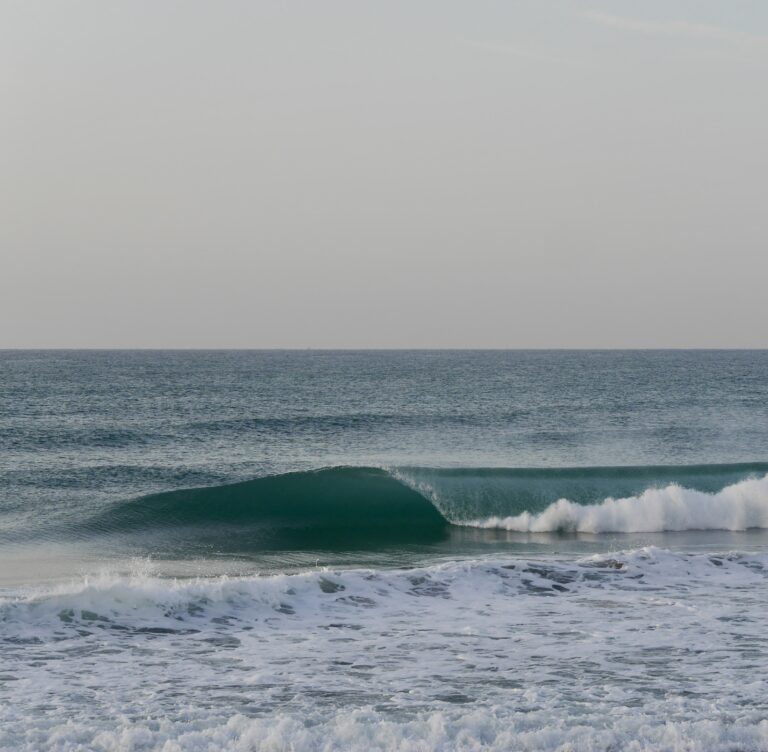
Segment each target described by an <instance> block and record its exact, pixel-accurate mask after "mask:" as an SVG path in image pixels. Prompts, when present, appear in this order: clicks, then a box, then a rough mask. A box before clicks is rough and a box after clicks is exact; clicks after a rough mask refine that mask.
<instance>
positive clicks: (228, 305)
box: [0, 0, 768, 347]
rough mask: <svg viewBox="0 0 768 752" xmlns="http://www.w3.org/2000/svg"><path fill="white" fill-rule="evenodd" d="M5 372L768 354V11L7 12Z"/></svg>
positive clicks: (221, 8) (472, 7)
mask: <svg viewBox="0 0 768 752" xmlns="http://www.w3.org/2000/svg"><path fill="white" fill-rule="evenodd" d="M0 97H1V99H0V103H1V104H0V107H2V111H1V112H0V347H45V346H54V347H90V346H97V347H98V346H101V347H105V346H106V347H648V346H650V347H654V346H660V347H667V346H728V347H741V346H745V347H749V346H754V347H766V346H768V285H767V283H768V185H767V184H768V2H765V0H751V1H748V0H719V1H718V2H714V1H712V0H688V1H687V2H684V1H683V0H643V2H639V1H638V0H634V1H633V2H627V1H623V0H613V1H612V2H608V0H594V1H593V2H579V1H577V0H573V1H571V2H566V1H565V0H498V1H490V0H464V1H463V2H457V1H455V0H439V1H438V0H409V1H408V2H400V1H398V0H382V1H381V2H368V1H366V0H349V1H344V2H340V1H337V0H322V1H321V0H306V1H305V2H300V1H296V2H294V1H292V0H274V1H266V0H265V1H261V0H247V1H246V0H207V1H206V2H201V1H200V0H121V1H116V0H112V1H110V0H67V1H66V2H63V1H59V0H50V1H49V2H42V1H37V0H0Z"/></svg>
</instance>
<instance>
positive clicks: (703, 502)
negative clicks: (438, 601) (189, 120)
mask: <svg viewBox="0 0 768 752" xmlns="http://www.w3.org/2000/svg"><path fill="white" fill-rule="evenodd" d="M461 524H462V525H466V526H470V527H479V528H498V529H502V530H510V531H517V532H530V533H546V532H573V533H652V532H664V531H680V530H747V529H749V528H768V475H766V476H764V477H763V478H755V479H749V480H744V481H740V482H739V483H734V484H732V485H729V486H726V487H725V488H723V489H722V490H721V491H718V492H717V493H706V492H703V491H695V490H692V489H689V488H683V487H682V486H680V485H677V484H670V485H668V486H665V487H664V488H650V489H648V490H646V491H644V492H643V493H642V494H640V495H638V496H630V497H626V498H622V499H612V498H608V499H605V500H604V501H602V502H601V503H599V504H575V503H574V502H572V501H569V500H568V499H559V500H558V501H556V502H554V503H553V504H550V505H549V506H548V507H547V508H546V509H545V510H543V511H542V512H539V513H531V512H528V511H526V512H522V513H521V514H518V515H514V516H510V517H488V518H485V519H477V520H467V521H463V522H461Z"/></svg>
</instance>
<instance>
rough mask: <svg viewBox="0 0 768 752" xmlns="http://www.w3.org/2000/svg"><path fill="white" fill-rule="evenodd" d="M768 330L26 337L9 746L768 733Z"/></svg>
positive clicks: (7, 600) (16, 480) (15, 390)
mask: <svg viewBox="0 0 768 752" xmlns="http://www.w3.org/2000/svg"><path fill="white" fill-rule="evenodd" d="M766 614H768V351H476V352H475V351H311V350H307V351H112V350H105V351H62V350H56V351H20V350H8V351H0V749H2V750H30V751H34V752H37V751H39V750H40V751H43V750H67V751H70V750H72V751H74V750H78V751H84V750H88V751H91V750H98V751H102V750H103V751H105V752H106V751H110V752H113V751H115V750H137V751H138V750H159V751H161V752H181V751H185V752H186V751H187V750H192V751H194V752H203V751H205V752H209V751H211V752H212V751H216V752H219V751H220V750H275V751H277V750H286V751H287V750H291V751H300V750H302V751H303V750H312V751H318V752H319V751H321V750H323V751H326V750H327V751H330V750H361V751H362V750H365V751H366V752H367V751H369V750H406V751H410V750H413V751H416V750H418V751H419V752H423V751H426V750H537V751H548V750H561V751H562V752H580V751H582V750H584V751H587V750H589V751H591V750H602V751H604V752H619V751H620V750H621V751H622V752H624V751H628V752H640V751H641V750H670V751H672V750H674V751H676V752H694V751H697V750H701V751H702V752H716V751H720V750H722V751H723V752H752V751H756V750H768V679H766V677H768V630H767V629H766V626H767V623H766V618H767V617H766Z"/></svg>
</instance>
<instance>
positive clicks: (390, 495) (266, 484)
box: [87, 468, 449, 550]
mask: <svg viewBox="0 0 768 752" xmlns="http://www.w3.org/2000/svg"><path fill="white" fill-rule="evenodd" d="M448 527H449V525H448V522H447V521H446V520H445V518H444V517H443V516H442V515H441V514H440V513H439V512H438V511H437V509H436V508H435V506H434V505H433V504H432V503H431V502H430V501H429V500H427V499H426V498H425V497H424V496H422V495H421V494H419V493H417V492H416V491H414V490H412V489H410V488H408V487H407V486H405V485H403V484H402V483H400V482H399V481H397V480H396V479H395V478H393V477H392V476H391V475H389V474H388V473H387V472H385V471H384V470H380V469H377V468H328V469H323V470H317V471H313V472H303V473H288V474H285V475H277V476H270V477H266V478H258V479H256V480H251V481H245V482H242V483H234V484H230V485H224V486H215V487H210V488H194V489H187V490H180V491H171V492H167V493H160V494H155V495H152V496H144V497H142V498H140V499H136V500H133V501H129V502H126V503H124V504H121V505H119V506H117V507H112V508H110V509H109V510H106V511H105V512H103V513H101V514H100V515H98V517H97V518H95V519H93V520H91V521H90V523H89V524H88V525H87V530H88V531H89V532H100V533H113V534H114V533H117V534H120V533H136V532H140V531H146V532H152V533H154V532H157V531H158V530H160V531H163V530H164V531H166V534H167V535H173V536H178V535H179V534H184V535H185V537H190V536H193V537H194V538H195V539H196V540H197V541H198V542H199V543H205V542H206V541H210V542H211V543H213V542H215V544H216V547H217V548H220V549H221V548H224V549H228V548H235V549H242V548H243V547H244V546H245V547H246V548H258V549H260V550H272V549H274V550H283V549H288V550H290V549H297V550H298V549H311V550H314V549H326V548H332V549H338V548H349V549H357V548H371V547H376V546H386V545H388V544H392V543H429V542H434V541H438V540H440V539H442V538H444V537H445V536H446V534H447V529H448Z"/></svg>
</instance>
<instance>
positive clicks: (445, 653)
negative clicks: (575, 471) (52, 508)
mask: <svg viewBox="0 0 768 752" xmlns="http://www.w3.org/2000/svg"><path fill="white" fill-rule="evenodd" d="M767 601H768V555H766V554H749V555H748V554H720V555H713V554H679V553H673V552H669V551H665V550H660V549H657V548H644V549H639V550H636V551H631V552H624V553H616V554H612V555H611V557H610V558H606V557H605V556H591V557H587V558H582V559H578V560H573V559H567V558H563V557H551V556H550V557H538V558H505V559H481V560H473V561H464V562H449V563H442V564H437V565H432V566H428V567H423V568H417V569H410V570H348V571H330V570H322V571H311V572H307V573H304V574H297V575H278V576H270V577H247V578H231V579H228V578H217V579H210V580H204V579H201V580H169V579H163V578H158V577H154V576H152V574H151V570H150V569H148V568H147V567H137V569H136V572H135V573H134V574H133V575H132V576H128V577H121V576H114V575H109V574H105V575H103V576H101V577H98V578H91V579H88V580H82V581H78V582H73V583H70V584H69V585H67V586H57V587H52V588H46V589H41V588H36V589H29V590H24V591H13V592H6V594H5V596H4V598H3V599H2V601H0V646H1V649H2V669H1V670H0V679H1V680H0V749H3V750H22V751H24V750H30V751H31V750H35V751H38V750H39V751H41V752H45V751H48V750H50V751H53V750H56V751H57V752H58V751H59V750H63V751H65V752H68V751H72V752H74V751H75V750H78V751H79V752H82V751H83V750H94V751H107V750H108V751H110V752H117V751H118V750H136V751H138V750H160V751H161V752H182V751H184V752H186V751H188V750H189V751H190V752H209V751H211V750H217V751H218V750H222V749H227V750H235V751H237V750H257V749H258V750H295V751H296V752H300V751H304V750H306V751H307V752H310V751H311V752H319V751H321V750H335V749H345V750H390V749H398V750H406V751H409V750H410V751H413V752H415V751H416V750H419V751H429V750H467V751H469V750H473V751H474V750H508V749H516V750H518V749H519V750H563V751H564V750H569V751H572V752H579V751H586V750H594V749H611V748H613V749H632V750H635V751H636V752H641V751H643V750H670V751H672V750H675V751H679V752H696V751H698V750H707V751H711V752H717V751H723V752H725V751H726V750H729V751H730V750H734V749H739V750H750V751H755V750H766V749H768V723H766V721H765V718H766V703H765V697H766V696H768V684H767V682H766V680H765V678H764V677H765V676H766V675H768V663H767V662H766V658H765V656H766V655H767V654H768V653H766V651H765V650H764V646H765V644H766V637H765V635H764V609H765V603H766V602H767Z"/></svg>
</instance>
